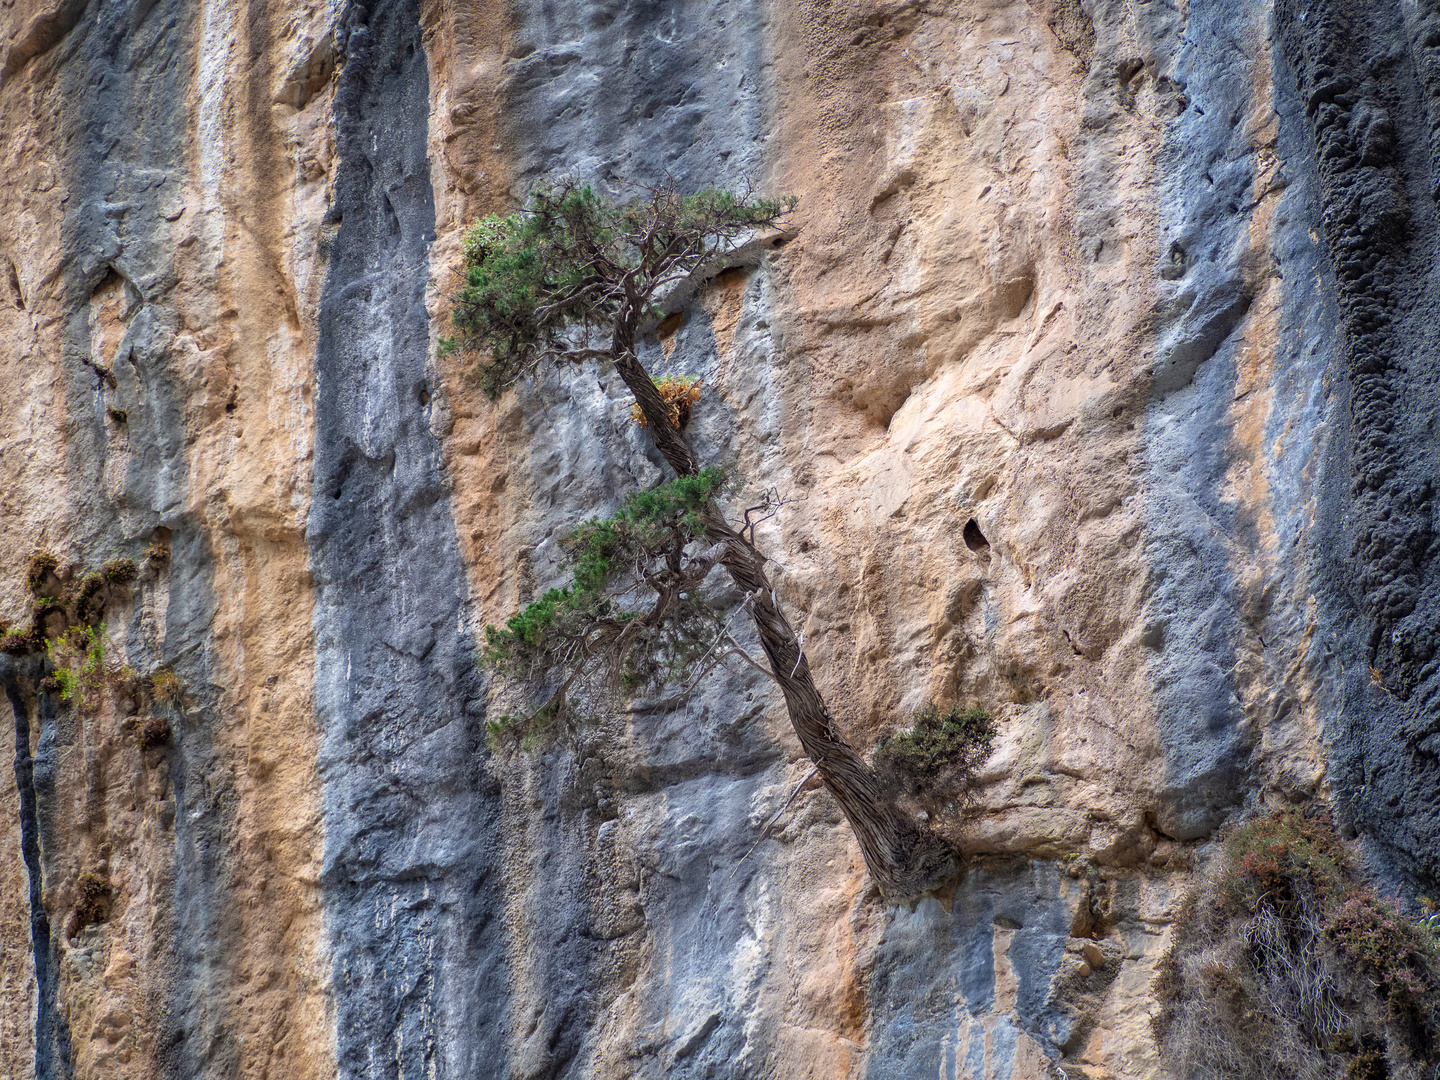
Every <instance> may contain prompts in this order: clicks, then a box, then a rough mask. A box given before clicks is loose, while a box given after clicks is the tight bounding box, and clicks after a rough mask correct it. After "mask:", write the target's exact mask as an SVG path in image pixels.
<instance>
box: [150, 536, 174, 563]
mask: <svg viewBox="0 0 1440 1080" xmlns="http://www.w3.org/2000/svg"><path fill="white" fill-rule="evenodd" d="M145 561H146V562H148V563H154V564H155V565H156V566H160V565H163V564H164V563H167V562H169V561H170V545H169V544H165V543H161V542H160V541H158V540H157V541H156V542H155V543H153V544H151V545H150V546H149V547H147V548H146V549H145Z"/></svg>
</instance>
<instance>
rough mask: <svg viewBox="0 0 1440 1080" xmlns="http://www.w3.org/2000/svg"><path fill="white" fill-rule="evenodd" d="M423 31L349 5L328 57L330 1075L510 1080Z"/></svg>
mask: <svg viewBox="0 0 1440 1080" xmlns="http://www.w3.org/2000/svg"><path fill="white" fill-rule="evenodd" d="M419 14H420V12H419V4H418V2H416V0H401V2H396V3H385V4H378V3H377V4H374V5H373V6H371V5H367V4H364V3H352V4H351V5H350V6H349V8H348V9H347V10H346V12H345V14H344V16H343V19H342V29H341V32H340V34H339V36H338V38H337V42H336V48H337V55H340V56H343V57H344V64H343V67H342V68H341V73H340V77H339V83H338V86H337V88H336V95H335V104H334V117H335V131H336V146H337V149H338V152H339V161H340V164H339V171H338V175H337V177H336V182H335V207H334V209H333V211H332V213H331V215H330V216H329V220H330V222H332V223H335V224H338V229H336V230H335V231H334V232H333V234H332V237H331V241H330V244H329V264H328V267H327V270H326V278H325V285H324V289H323V292H322V294H321V300H320V318H319V321H320V339H319V343H318V348H317V352H316V401H315V485H314V490H315V492H316V495H317V497H316V498H315V499H314V500H313V502H312V504H311V510H310V518H309V522H308V532H307V539H308V542H309V546H310V553H311V563H312V568H313V572H314V576H315V583H316V603H315V616H314V619H315V636H316V675H315V708H316V713H317V718H318V721H319V726H320V731H321V750H320V762H319V768H320V773H321V778H322V783H323V796H322V805H323V812H324V815H325V838H326V839H325V861H324V871H323V878H322V890H323V898H324V904H325V909H326V925H327V927H328V928H329V931H330V935H331V946H332V949H333V973H334V983H335V998H336V1021H337V1028H338V1030H337V1035H336V1057H337V1064H338V1069H339V1075H340V1076H342V1077H352V1076H353V1077H359V1076H364V1077H366V1078H370V1077H391V1076H396V1075H401V1074H403V1075H404V1076H424V1075H432V1074H433V1075H439V1076H506V1075H509V1072H510V1070H509V1068H508V1067H507V1065H506V1031H505V1027H506V1024H505V1017H506V1015H507V1007H508V1000H509V975H508V965H507V955H508V943H507V941H506V937H505V932H504V921H503V919H502V918H501V917H500V913H501V909H502V905H503V895H502V882H501V881H500V878H499V874H498V871H497V855H496V849H497V847H498V844H499V835H498V834H499V829H500V825H499V811H498V792H497V790H496V788H495V785H494V784H493V783H492V782H491V781H490V780H489V779H488V777H487V775H486V773H485V769H484V761H485V757H486V750H485V742H484V707H483V701H484V686H483V683H482V681H481V676H480V673H479V670H478V668H477V667H476V665H475V660H474V653H475V643H474V641H473V640H472V639H471V637H470V635H469V634H468V633H467V632H466V631H464V630H463V629H462V628H461V621H462V616H463V613H464V611H465V605H466V604H467V603H468V590H467V585H466V576H465V569H464V567H463V565H462V563H461V561H460V554H459V545H458V540H457V537H456V532H455V523H454V521H453V519H452V517H451V505H450V500H449V496H448V491H447V489H446V483H445V479H444V477H443V476H442V474H441V472H440V464H439V446H438V444H437V442H436V441H435V439H434V437H433V436H432V434H431V432H430V429H429V425H428V420H427V413H426V411H425V409H424V407H423V406H422V405H421V404H420V403H419V402H418V401H417V400H416V395H415V393H414V387H415V386H416V385H417V384H418V383H420V382H422V381H424V380H425V379H426V361H427V358H428V355H429V349H430V330H429V319H428V317H427V314H426V311H425V303H424V298H425V286H426V281H427V279H428V275H429V265H428V240H429V239H430V237H431V236H433V229H434V226H435V210H434V204H433V196H432V192H431V186H430V168H429V162H428V158H427V152H428V144H427V130H428V116H429V107H430V102H429V81H428V80H429V76H428V72H427V68H426V61H425V53H424V48H423V43H422V38H421V31H420V24H419Z"/></svg>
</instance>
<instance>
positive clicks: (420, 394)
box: [415, 382, 430, 408]
mask: <svg viewBox="0 0 1440 1080" xmlns="http://www.w3.org/2000/svg"><path fill="white" fill-rule="evenodd" d="M415 396H416V398H418V399H419V401H420V405H421V407H422V408H423V407H424V406H426V405H429V404H430V388H429V387H428V386H426V385H425V384H424V383H423V382H422V383H421V384H420V385H419V386H417V387H416V388H415Z"/></svg>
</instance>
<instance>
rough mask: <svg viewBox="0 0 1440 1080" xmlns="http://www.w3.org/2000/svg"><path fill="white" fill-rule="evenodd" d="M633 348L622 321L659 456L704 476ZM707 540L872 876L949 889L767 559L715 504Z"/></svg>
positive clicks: (622, 355) (625, 366)
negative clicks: (816, 672)
mask: <svg viewBox="0 0 1440 1080" xmlns="http://www.w3.org/2000/svg"><path fill="white" fill-rule="evenodd" d="M634 341H635V338H634V325H633V320H622V321H621V323H620V325H619V326H617V329H616V333H615V338H614V349H615V351H614V357H613V359H614V363H615V368H616V370H617V371H619V373H620V377H621V378H622V379H624V380H625V385H626V386H627V387H629V389H630V392H631V393H632V394H633V395H634V396H635V401H636V403H637V404H638V405H639V406H640V411H641V412H642V413H643V414H644V416H645V424H646V427H645V430H646V431H648V432H649V433H650V438H651V440H652V441H653V442H654V444H655V448H656V449H657V450H659V451H660V453H661V455H662V456H663V457H664V458H665V460H666V461H667V462H668V463H669V465H670V467H671V468H672V469H674V470H675V472H676V474H677V475H679V476H691V475H694V474H695V473H696V472H698V471H699V463H698V461H697V459H696V457H695V451H694V450H693V449H692V448H691V446H690V443H689V441H688V440H687V439H686V438H685V436H684V435H683V434H682V433H681V432H680V430H679V429H678V428H676V427H675V425H674V424H672V423H671V422H670V414H669V410H668V409H666V407H665V403H664V402H663V401H662V400H661V397H660V391H659V390H658V389H657V388H656V386H655V383H654V382H653V381H652V380H651V378H650V375H649V373H648V372H647V371H646V370H645V367H644V365H642V364H641V363H640V360H639V358H638V357H637V356H636V355H635V348H634ZM705 535H706V539H708V540H710V541H712V542H714V543H720V544H723V545H724V548H725V554H724V555H723V556H722V558H721V560H720V561H721V564H722V565H723V566H724V567H725V569H726V570H727V571H728V572H729V574H730V577H731V579H732V580H733V581H734V582H735V584H736V585H738V586H739V587H740V588H741V589H742V590H743V591H744V592H745V594H746V596H747V597H748V598H749V599H748V606H749V608H750V613H751V616H752V617H753V618H754V620H755V629H756V631H757V633H758V634H759V637H760V645H761V647H762V648H763V649H764V650H765V655H766V657H767V658H768V659H769V661H770V670H771V672H772V673H773V675H774V677H775V681H776V682H777V683H779V684H780V689H781V692H782V693H783V694H784V695H785V707H786V709H787V711H788V712H789V714H790V723H791V725H792V726H793V727H794V729H795V734H796V735H797V736H799V738H800V745H801V746H802V747H803V748H804V750H805V753H807V754H808V755H809V756H810V760H812V761H813V762H815V766H816V769H817V770H818V772H819V774H820V779H821V780H822V781H823V782H824V784H825V787H826V788H827V789H829V791H830V793H831V794H832V795H834V796H835V799H836V801H837V802H839V803H840V807H841V809H842V810H844V812H845V817H846V819H847V820H848V821H849V822H850V827H851V828H852V829H853V830H854V832H855V838H856V839H857V840H858V841H859V842H860V851H861V853H862V854H863V855H864V856H865V865H866V867H868V868H869V870H870V876H871V877H872V878H873V879H874V880H875V883H876V884H877V885H879V886H880V890H881V892H882V893H883V894H884V895H885V896H886V897H887V898H888V899H891V900H905V899H910V898H912V897H915V896H918V895H919V894H921V893H923V892H925V891H927V890H929V889H934V888H936V887H938V886H940V885H941V884H943V883H944V882H945V881H946V880H948V879H949V878H950V877H952V876H953V875H954V874H955V872H956V863H955V858H954V855H953V854H952V853H951V851H950V849H949V847H948V845H946V844H945V843H944V842H943V841H942V840H941V839H940V838H939V837H938V836H936V835H935V834H934V833H932V832H930V831H929V830H928V829H926V828H923V827H922V826H921V825H920V824H919V823H918V822H917V821H915V820H914V818H912V817H911V816H910V815H909V814H907V813H905V812H904V811H903V810H901V809H900V808H899V807H898V806H896V805H895V801H894V799H893V798H891V797H890V795H889V794H888V793H887V792H886V791H885V790H884V788H883V787H882V786H881V784H880V782H879V780H878V778H877V777H876V776H875V771H874V770H873V769H871V768H870V766H869V765H868V764H866V762H865V759H864V758H862V757H861V756H860V755H859V754H858V753H856V752H855V748H854V747H852V746H851V745H850V743H849V742H847V741H846V739H845V737H844V736H843V735H842V734H841V733H840V732H839V731H838V730H836V727H835V721H834V718H833V717H831V715H830V710H829V709H828V708H827V707H826V705H825V699H824V698H823V697H821V695H820V691H819V690H818V689H817V688H816V686H815V681H814V679H813V678H811V675H810V664H809V661H808V660H806V658H805V653H804V651H803V650H802V649H801V647H800V642H799V640H798V639H797V638H796V636H795V631H794V630H793V629H792V628H791V626H790V623H789V621H788V620H787V619H786V618H785V613H784V611H782V610H781V608H780V602H779V599H778V598H777V597H776V595H775V590H774V588H773V586H771V584H770V580H769V578H768V577H767V576H766V574H765V556H764V555H762V554H761V553H760V552H759V550H758V549H757V548H756V547H755V545H754V544H752V543H750V542H749V541H748V540H746V539H745V538H744V537H743V536H742V535H741V534H740V533H739V532H737V531H736V530H735V529H733V528H732V527H731V526H730V524H729V523H728V522H727V521H726V520H725V517H724V515H723V514H721V513H720V511H719V509H718V508H717V507H715V506H714V505H713V504H712V506H711V507H710V508H709V509H708V510H707V512H706V514H705Z"/></svg>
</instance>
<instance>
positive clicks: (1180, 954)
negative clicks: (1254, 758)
mask: <svg viewBox="0 0 1440 1080" xmlns="http://www.w3.org/2000/svg"><path fill="white" fill-rule="evenodd" d="M1155 995H1156V1000H1157V1002H1158V1003H1159V1005H1160V1011H1159V1012H1158V1013H1157V1014H1156V1016H1155V1018H1154V1020H1153V1026H1154V1030H1155V1035H1156V1039H1157V1042H1158V1043H1159V1045H1160V1048H1161V1051H1162V1053H1163V1055H1164V1057H1165V1058H1166V1059H1167V1061H1168V1063H1169V1065H1170V1067H1171V1068H1172V1069H1173V1071H1174V1072H1175V1073H1176V1075H1178V1076H1180V1077H1185V1078H1189V1077H1197V1078H1198V1077H1202V1076H1203V1077H1237V1078H1238V1077H1250V1076H1267V1077H1275V1078H1276V1080H1291V1078H1294V1080H1301V1078H1304V1080H1311V1078H1319V1077H1326V1078H1330V1077H1333V1078H1336V1080H1338V1078H1341V1077H1347V1078H1348V1077H1360V1078H1371V1077H1381V1078H1385V1080H1400V1078H1408V1077H1422V1076H1423V1077H1426V1078H1429V1077H1431V1076H1433V1075H1435V1072H1436V1069H1437V1066H1440V939H1437V938H1436V935H1435V933H1434V932H1433V931H1432V930H1431V929H1430V928H1429V926H1428V925H1426V924H1425V923H1422V922H1420V921H1419V920H1416V919H1412V918H1410V917H1409V916H1407V915H1406V914H1404V912H1402V911H1401V910H1400V908H1399V906H1398V904H1397V903H1396V902H1392V901H1390V900H1386V899H1384V898H1383V897H1381V896H1379V895H1378V894H1377V893H1376V892H1375V890H1374V889H1372V888H1371V887H1370V886H1369V885H1368V884H1366V883H1365V882H1364V881H1363V880H1362V879H1361V878H1360V876H1359V875H1358V873H1357V872H1356V871H1355V868H1354V866H1353V865H1352V863H1351V861H1350V859H1349V857H1348V854H1347V852H1346V850H1345V847H1344V845H1343V844H1342V843H1341V842H1340V840H1339V838H1338V837H1337V836H1336V835H1335V832H1334V829H1333V827H1332V826H1331V823H1330V820H1329V817H1328V816H1327V815H1324V814H1316V815H1313V816H1306V815H1305V814H1303V813H1301V812H1299V811H1289V812H1285V813H1280V814H1275V815H1271V816H1268V817H1263V818H1258V819H1255V820H1253V821H1250V822H1248V823H1246V824H1244V825H1242V826H1239V827H1237V828H1235V829H1234V830H1232V831H1231V832H1230V834H1229V835H1228V836H1227V837H1226V838H1225V841H1224V845H1223V850H1222V852H1221V855H1220V857H1219V858H1218V859H1217V860H1216V862H1215V864H1214V865H1213V866H1212V867H1211V869H1210V872H1209V874H1208V875H1207V877H1206V878H1205V879H1204V880H1203V881H1202V882H1201V884H1200V886H1199V887H1198V888H1197V890H1196V891H1195V893H1193V894H1192V895H1191V896H1190V897H1189V898H1187V900H1186V901H1185V903H1183V904H1182V905H1181V907H1180V909H1179V911H1178V913H1177V919H1176V923H1175V932H1174V937H1173V944H1172V946H1171V948H1170V950H1169V952H1168V953H1167V954H1166V955H1165V957H1164V958H1163V959H1162V961H1161V963H1160V965H1159V968H1158V974H1157V978H1156V982H1155Z"/></svg>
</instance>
